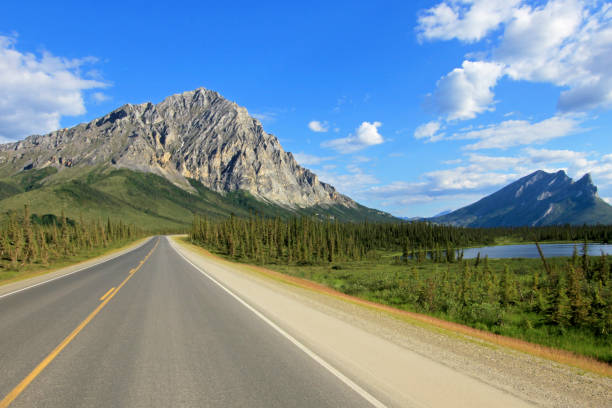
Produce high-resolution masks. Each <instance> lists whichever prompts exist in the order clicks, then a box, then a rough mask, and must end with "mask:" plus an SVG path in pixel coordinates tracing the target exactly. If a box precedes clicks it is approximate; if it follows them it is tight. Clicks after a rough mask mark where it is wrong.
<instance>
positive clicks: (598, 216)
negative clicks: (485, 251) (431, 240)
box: [431, 170, 612, 227]
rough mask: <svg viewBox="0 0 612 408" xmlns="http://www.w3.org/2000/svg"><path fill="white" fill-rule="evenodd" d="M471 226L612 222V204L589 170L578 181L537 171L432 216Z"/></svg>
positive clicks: (454, 223)
mask: <svg viewBox="0 0 612 408" xmlns="http://www.w3.org/2000/svg"><path fill="white" fill-rule="evenodd" d="M431 220H432V221H434V222H438V223H443V224H453V225H461V226H469V227H496V226H521V225H531V226H537V225H556V224H574V225H580V224H598V223H599V224H611V223H612V207H611V206H610V205H608V204H607V203H606V202H604V201H603V200H602V199H601V198H599V197H598V195H597V187H596V186H595V185H594V184H593V181H592V180H591V176H590V175H589V174H586V175H585V176H584V177H582V178H581V179H580V180H578V181H574V180H572V179H571V178H570V177H568V176H567V174H565V172H564V171H562V170H561V171H558V172H556V173H547V172H545V171H536V172H535V173H532V174H530V175H528V176H526V177H523V178H521V179H520V180H517V181H515V182H514V183H512V184H509V185H508V186H506V187H504V188H502V189H501V190H499V191H497V192H496V193H493V194H491V195H489V196H487V197H485V198H483V199H482V200H480V201H478V202H476V203H474V204H471V205H469V206H467V207H463V208H461V209H459V210H456V211H453V212H451V213H450V214H446V215H442V216H439V217H435V218H432V219H431Z"/></svg>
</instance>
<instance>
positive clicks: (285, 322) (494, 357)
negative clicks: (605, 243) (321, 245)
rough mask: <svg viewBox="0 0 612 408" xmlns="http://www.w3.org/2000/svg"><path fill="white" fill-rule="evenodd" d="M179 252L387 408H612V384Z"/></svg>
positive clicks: (190, 250)
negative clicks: (535, 407)
mask: <svg viewBox="0 0 612 408" xmlns="http://www.w3.org/2000/svg"><path fill="white" fill-rule="evenodd" d="M173 245H174V247H175V248H176V249H177V250H179V251H180V252H181V253H182V254H183V255H184V256H186V257H187V258H188V259H189V260H190V261H191V262H193V263H194V264H196V265H197V266H199V267H200V268H202V269H203V270H205V271H206V272H207V273H208V274H210V275H211V276H212V277H214V278H215V279H217V280H218V281H220V282H221V283H222V284H224V285H225V286H227V287H228V288H229V289H231V290H232V291H234V292H235V293H236V294H238V295H239V296H240V297H242V298H243V299H244V300H245V301H247V302H248V303H249V304H251V305H252V306H254V307H255V308H256V309H258V310H259V311H260V312H262V313H264V314H265V315H266V316H267V317H268V318H270V319H272V320H273V321H274V322H275V323H277V324H278V325H279V326H281V327H282V328H283V329H285V330H286V331H287V332H289V333H290V334H291V335H293V336H294V337H296V338H297V339H298V340H299V341H301V342H302V343H303V344H305V345H306V346H307V347H309V348H310V349H311V350H313V351H315V352H316V353H317V354H319V355H320V356H321V357H323V358H324V359H325V360H327V361H328V362H329V363H331V364H332V365H334V366H335V367H336V368H338V369H339V370H340V371H341V372H343V373H344V374H345V375H347V376H349V377H350V378H352V379H353V380H354V381H356V382H358V383H359V384H360V385H361V386H362V387H364V388H366V389H367V390H368V391H369V392H371V393H372V394H373V395H375V396H376V397H377V398H379V399H380V400H381V401H383V402H385V403H386V404H388V405H389V406H415V407H437V406H454V407H459V406H465V407H479V406H483V407H485V406H486V407H491V406H504V407H515V406H516V407H521V406H542V407H612V379H610V378H608V377H602V376H599V375H596V374H591V373H586V372H582V371H580V370H578V369H576V368H573V367H569V366H564V365H561V364H558V363H555V362H551V361H549V360H546V359H542V358H539V357H535V356H532V355H529V354H525V353H522V352H518V351H514V350H509V349H506V348H502V347H500V346H497V345H494V344H491V343H488V342H486V341H483V340H480V339H475V338H472V337H469V336H465V335H462V334H458V333H453V332H450V331H448V330H442V329H438V328H435V327H428V326H427V325H424V324H413V323H411V322H409V321H406V320H403V319H401V318H397V317H395V316H393V315H391V314H388V313H385V312H381V311H378V310H374V309H371V308H368V307H364V306H363V305H359V304H353V303H351V302H347V301H345V300H342V299H338V298H336V297H333V296H330V295H328V294H324V293H319V292H317V291H316V290H312V289H310V288H305V287H301V286H299V285H296V284H293V283H288V282H284V281H282V280H279V279H277V278H275V277H274V275H272V274H266V273H265V272H261V271H257V270H254V269H253V268H250V267H248V266H245V265H240V264H235V263H231V262H228V261H225V260H222V259H220V258H218V257H214V256H211V255H209V254H207V253H206V252H205V251H202V250H200V249H199V248H196V247H193V246H191V245H188V244H185V243H183V242H180V241H178V240H173Z"/></svg>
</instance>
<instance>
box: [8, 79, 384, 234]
mask: <svg viewBox="0 0 612 408" xmlns="http://www.w3.org/2000/svg"><path fill="white" fill-rule="evenodd" d="M153 176H157V177H153ZM143 183H144V184H143ZM162 191H163V193H162ZM170 192H172V193H170ZM176 197H184V198H185V200H186V201H185V202H182V201H181V200H179V199H177V200H178V201H176V200H175V198H176ZM211 197H215V198H214V200H213V199H212V198H211ZM239 198H240V199H239ZM208 199H210V200H212V201H211V202H209V201H210V200H208ZM207 200H208V201H207ZM245 200H246V201H245ZM187 202H189V204H187ZM247 202H248V203H247ZM23 203H30V205H31V206H33V207H37V209H38V211H45V210H44V208H45V206H47V207H52V208H49V209H48V210H46V211H47V212H54V211H57V209H58V208H63V209H64V210H65V211H67V212H80V213H84V214H86V215H91V216H94V215H96V214H98V213H99V214H106V213H111V214H115V215H117V214H119V215H121V216H126V217H127V218H129V219H143V220H145V219H146V220H148V221H152V220H153V219H157V220H163V219H168V218H171V219H172V223H178V224H184V223H185V222H189V220H190V219H191V217H192V214H193V213H202V212H209V213H220V214H219V215H228V214H230V213H235V214H240V213H245V212H246V213H247V214H248V213H249V212H255V207H256V208H257V211H256V212H258V213H260V214H283V215H284V216H288V215H290V214H304V213H312V214H319V215H325V216H327V215H331V216H334V217H336V218H340V219H345V220H359V219H365V218H368V219H380V218H382V219H387V220H391V219H393V217H391V216H390V215H388V214H386V213H383V212H380V211H376V210H371V209H368V208H365V207H363V206H361V205H359V204H357V203H356V202H355V201H353V200H352V199H350V198H349V197H347V196H344V195H342V194H340V193H338V192H337V191H336V189H335V188H334V187H332V186H331V185H329V184H326V183H323V182H321V181H319V180H318V178H317V176H316V175H315V174H314V173H312V172H311V171H310V170H308V169H305V168H303V167H301V166H300V165H299V164H298V163H297V162H296V160H295V158H294V157H293V155H292V154H291V153H289V152H285V151H284V150H283V148H282V146H281V145H280V143H279V141H278V139H277V138H276V137H275V136H274V135H271V134H268V133H266V132H265V131H264V129H263V127H262V125H261V123H260V122H259V121H258V120H257V119H254V118H252V117H251V116H249V114H248V112H247V110H246V109H245V108H243V107H240V106H238V105H237V104H236V103H234V102H230V101H228V100H226V99H224V98H223V97H222V96H221V95H219V94H218V93H217V92H214V91H210V90H206V89H203V88H200V89H197V90H195V91H190V92H185V93H182V94H177V95H172V96H170V97H168V98H166V99H165V100H163V101H162V102H161V103H159V104H156V105H154V104H152V103H144V104H140V105H131V104H127V105H124V106H122V107H120V108H118V109H116V110H114V111H113V112H111V113H109V114H108V115H106V116H103V117H101V118H98V119H96V120H93V121H91V122H89V123H84V124H80V125H77V126H75V127H73V128H70V129H60V130H58V131H55V132H51V133H49V134H46V135H34V136H30V137H27V138H26V139H24V140H22V141H18V142H15V143H9V144H4V145H0V210H4V211H6V210H7V209H11V208H14V207H20V206H22V205H23ZM215 203H216V204H215ZM241 203H242V204H241ZM177 206H178V207H180V209H179V208H177ZM211 206H212V207H211ZM106 207H108V208H106ZM32 210H33V211H35V208H32ZM178 211H183V212H185V214H184V215H179V214H178V213H177V212H178Z"/></svg>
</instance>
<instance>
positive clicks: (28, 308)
mask: <svg viewBox="0 0 612 408" xmlns="http://www.w3.org/2000/svg"><path fill="white" fill-rule="evenodd" d="M317 358H318V356H317V355H314V354H313V353H311V352H310V350H308V349H306V348H304V347H303V346H302V345H301V344H299V343H296V342H295V341H294V339H292V338H291V337H290V336H288V335H287V334H286V333H283V331H282V329H279V328H275V327H274V324H273V323H271V322H269V321H266V318H265V316H259V315H258V312H257V311H256V310H253V309H252V308H250V307H249V306H248V304H245V303H244V302H243V301H241V300H240V299H238V298H237V297H236V296H234V295H232V294H231V293H228V291H227V290H225V289H224V288H223V287H222V286H220V285H219V284H217V283H216V282H215V281H214V280H211V279H210V278H207V277H206V275H204V274H203V273H202V272H200V271H199V270H198V269H196V268H195V267H194V266H193V265H192V264H191V263H189V262H188V261H186V260H185V259H184V258H183V257H182V256H181V255H179V254H178V253H177V252H176V250H175V249H174V248H173V246H172V245H171V244H170V243H169V241H168V238H165V237H155V238H153V239H151V240H149V241H148V242H146V243H145V244H144V245H142V246H140V247H139V248H137V249H135V250H133V251H131V252H128V253H126V254H123V255H121V256H118V257H116V258H114V259H111V260H109V261H107V262H104V263H102V264H99V265H96V266H93V267H91V268H88V269H85V270H83V271H80V272H78V273H73V274H71V275H68V276H65V277H62V278H59V279H55V280H53V281H50V282H48V283H45V284H41V285H38V286H35V287H32V288H29V289H26V290H22V291H19V292H17V293H13V294H8V295H6V294H5V295H1V294H0V408H5V407H8V406H10V407H15V408H17V407H63V408H66V407H267V408H269V407H371V406H383V405H382V403H379V402H378V401H377V400H376V399H375V398H374V397H372V395H370V394H369V393H367V392H366V391H364V390H363V389H361V388H360V386H359V385H357V384H355V383H353V382H352V381H351V380H350V379H348V378H346V377H344V376H343V375H342V373H339V372H335V371H334V368H333V367H331V366H327V365H326V362H325V361H323V360H320V359H317Z"/></svg>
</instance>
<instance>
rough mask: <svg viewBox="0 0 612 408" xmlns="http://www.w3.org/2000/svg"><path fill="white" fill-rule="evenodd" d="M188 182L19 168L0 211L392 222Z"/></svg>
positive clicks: (1, 192) (170, 220)
mask: <svg viewBox="0 0 612 408" xmlns="http://www.w3.org/2000/svg"><path fill="white" fill-rule="evenodd" d="M190 183H191V186H192V187H193V191H192V192H188V191H186V190H183V189H181V188H179V187H177V186H175V185H174V184H172V183H171V182H170V181H168V180H167V179H165V178H163V177H160V176H158V175H155V174H151V173H141V172H137V171H132V170H127V169H115V168H111V167H97V168H89V169H88V170H86V171H84V168H83V167H80V168H78V169H66V170H64V171H62V172H59V173H58V172H57V170H55V169H54V168H44V169H40V170H37V169H32V170H24V171H21V172H19V173H17V174H16V175H13V176H10V177H5V178H0V212H2V213H6V212H8V211H9V210H21V209H22V208H23V205H24V204H28V205H29V206H30V209H31V212H32V213H36V214H47V213H55V214H59V213H60V212H61V211H62V210H63V211H64V212H65V214H66V215H67V216H68V217H70V218H74V219H78V218H79V217H83V218H85V219H98V218H103V219H106V218H107V217H110V218H113V219H122V220H124V221H125V222H129V223H134V224H136V225H138V226H141V227H143V228H147V229H152V230H177V229H184V228H186V227H188V226H189V225H191V222H192V220H193V216H194V215H195V214H197V215H201V216H207V217H210V218H222V217H228V216H229V215H230V214H234V215H236V216H239V217H248V216H250V215H253V214H258V215H261V216H265V217H274V216H279V217H281V218H289V217H292V216H300V215H316V216H320V217H322V218H324V217H329V216H331V217H333V218H334V219H337V220H339V221H361V220H365V219H367V220H369V221H392V220H395V219H394V218H393V217H391V216H390V215H389V214H386V213H383V212H380V211H376V210H372V209H369V208H366V207H363V206H358V207H357V208H346V207H343V206H340V205H338V206H330V207H311V208H307V209H296V210H294V209H288V208H284V207H280V206H278V205H274V204H269V203H265V202H262V201H259V200H257V199H255V198H254V197H253V196H251V195H250V194H249V193H247V192H244V191H238V192H232V193H227V194H223V195H222V194H219V193H217V192H214V191H212V190H210V189H208V188H206V187H204V186H203V185H202V184H201V183H200V182H198V181H196V180H190Z"/></svg>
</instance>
